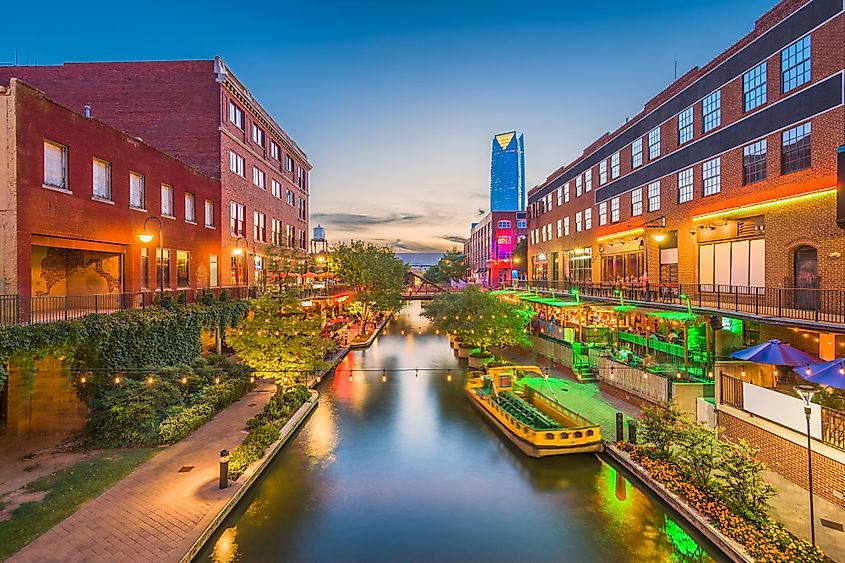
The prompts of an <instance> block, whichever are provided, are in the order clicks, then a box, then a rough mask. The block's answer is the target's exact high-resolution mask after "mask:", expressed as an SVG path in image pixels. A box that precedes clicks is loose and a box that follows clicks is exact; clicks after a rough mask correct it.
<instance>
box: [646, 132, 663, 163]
mask: <svg viewBox="0 0 845 563" xmlns="http://www.w3.org/2000/svg"><path fill="white" fill-rule="evenodd" d="M658 156H660V127H655V128H654V129H652V130H651V131H649V132H648V159H649V160H654V159H655V158H657V157H658Z"/></svg>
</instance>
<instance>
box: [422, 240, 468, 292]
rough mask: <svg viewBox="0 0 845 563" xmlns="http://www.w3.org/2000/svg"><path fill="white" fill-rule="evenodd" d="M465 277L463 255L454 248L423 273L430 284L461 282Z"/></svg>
mask: <svg viewBox="0 0 845 563" xmlns="http://www.w3.org/2000/svg"><path fill="white" fill-rule="evenodd" d="M465 276H466V269H465V268H464V253H463V252H461V251H460V250H458V249H457V248H455V247H452V249H451V250H449V251H447V252H446V254H444V255H443V256H442V257H441V258H440V260H438V261H437V264H435V265H433V266H431V267H430V268H429V269H428V270H426V271H425V274H424V275H423V277H424V278H425V279H427V280H428V281H430V282H434V283H438V284H444V283H449V280H451V279H456V280H462V279H464V277H465Z"/></svg>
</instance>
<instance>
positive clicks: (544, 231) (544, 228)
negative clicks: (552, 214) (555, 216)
mask: <svg viewBox="0 0 845 563" xmlns="http://www.w3.org/2000/svg"><path fill="white" fill-rule="evenodd" d="M540 233H541V235H542V237H543V239H542V241H543V242H546V226H545V225H543V228H542V229H540Z"/></svg>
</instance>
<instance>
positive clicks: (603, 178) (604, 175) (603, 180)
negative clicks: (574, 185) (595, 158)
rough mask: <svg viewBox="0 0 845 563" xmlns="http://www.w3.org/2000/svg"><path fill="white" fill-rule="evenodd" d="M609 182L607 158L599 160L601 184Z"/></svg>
mask: <svg viewBox="0 0 845 563" xmlns="http://www.w3.org/2000/svg"><path fill="white" fill-rule="evenodd" d="M605 183H607V160H602V161H601V162H599V186H601V185H604V184H605Z"/></svg>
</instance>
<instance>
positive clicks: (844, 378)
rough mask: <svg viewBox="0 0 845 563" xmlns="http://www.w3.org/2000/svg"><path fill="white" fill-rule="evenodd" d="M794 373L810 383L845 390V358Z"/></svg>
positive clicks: (811, 365)
mask: <svg viewBox="0 0 845 563" xmlns="http://www.w3.org/2000/svg"><path fill="white" fill-rule="evenodd" d="M793 371H794V372H795V373H797V374H798V375H800V376H801V377H803V378H804V379H806V380H807V381H809V382H810V383H815V384H817V385H827V386H828V387H836V388H837V389H845V357H842V358H839V359H838V360H833V361H830V362H822V363H817V364H810V365H808V366H807V367H804V368H795V369H794V370H793ZM808 372H809V373H808Z"/></svg>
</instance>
